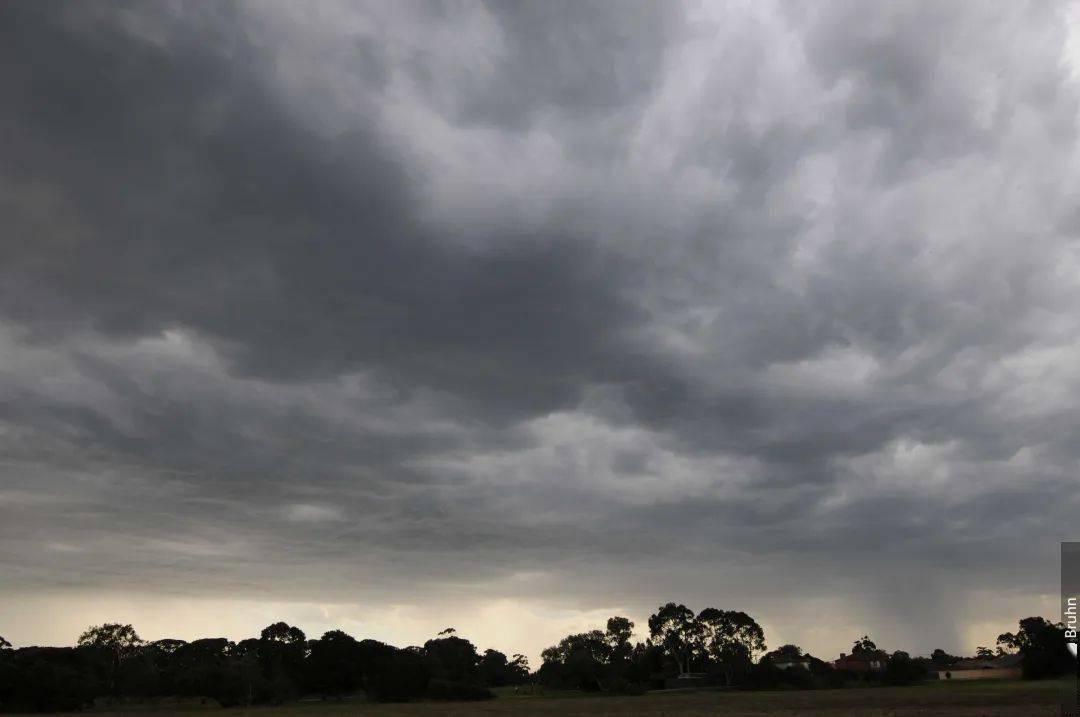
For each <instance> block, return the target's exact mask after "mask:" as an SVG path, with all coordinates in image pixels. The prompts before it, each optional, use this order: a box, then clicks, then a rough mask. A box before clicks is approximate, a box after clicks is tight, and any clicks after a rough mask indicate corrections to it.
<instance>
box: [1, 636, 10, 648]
mask: <svg viewBox="0 0 1080 717" xmlns="http://www.w3.org/2000/svg"><path fill="white" fill-rule="evenodd" d="M9 647H11V643H10V642H8V641H7V640H5V639H4V636H3V635H0V650H6V649H7V648H9Z"/></svg>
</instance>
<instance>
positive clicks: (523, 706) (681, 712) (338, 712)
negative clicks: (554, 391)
mask: <svg viewBox="0 0 1080 717" xmlns="http://www.w3.org/2000/svg"><path fill="white" fill-rule="evenodd" d="M1062 688H1063V685H1062V684H1061V683H1058V682H997V683H990V682H984V683H981V684H980V683H977V682H971V683H928V684H925V685H919V686H913V687H883V688H875V689H848V690H820V691H798V692H794V691H792V692H653V693H649V694H645V695H642V696H640V697H611V696H604V695H582V694H577V693H549V694H546V695H520V696H518V695H514V694H512V693H509V694H501V695H500V696H499V697H498V698H497V699H494V700H491V701H489V702H473V703H446V702H424V703H414V704H401V705H377V704H366V703H359V702H308V703H300V704H296V705H290V706H284V707H260V708H249V709H236V710H228V711H227V712H223V713H222V714H225V715H227V716H228V717H238V716H239V715H248V716H250V717H323V716H325V717H338V716H340V717H344V716H346V715H357V716H358V717H366V716H368V715H370V716H371V717H382V716H386V717H390V716H393V715H399V716H401V717H407V716H411V715H429V716H431V717H435V716H436V715H445V716H447V717H456V716H460V715H542V716H552V717H554V716H555V715H560V716H562V715H571V716H572V715H593V716H595V715H612V716H614V715H648V716H649V717H660V716H661V715H663V716H670V717H679V716H686V717H696V716H698V715H719V716H720V717H759V716H761V715H770V716H772V717H795V716H796V715H806V716H807V717H848V716H851V717H939V716H940V717H944V716H946V715H949V716H952V715H956V716H959V717H1038V716H1039V715H1046V716H1049V715H1057V714H1058V713H1059V707H1058V704H1059V702H1058V700H1059V695H1060V693H1061V690H1062ZM140 712H141V711H139V710H125V711H122V712H111V713H110V712H100V713H95V714H97V715H99V716H100V715H110V714H111V715H116V716H117V717H132V716H133V715H135V714H139V713H140ZM165 713H167V711H166V710H162V709H157V710H153V711H151V712H147V714H153V715H158V716H159V717H160V715H162V714H165ZM214 713H215V714H216V713H217V712H216V710H215V711H214ZM188 714H190V712H189V713H188ZM200 714H203V715H206V714H208V713H207V712H205V711H200Z"/></svg>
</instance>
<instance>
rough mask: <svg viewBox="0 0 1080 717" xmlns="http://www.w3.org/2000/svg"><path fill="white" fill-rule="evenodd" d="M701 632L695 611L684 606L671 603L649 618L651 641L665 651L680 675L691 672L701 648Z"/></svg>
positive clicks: (662, 606) (661, 607)
mask: <svg viewBox="0 0 1080 717" xmlns="http://www.w3.org/2000/svg"><path fill="white" fill-rule="evenodd" d="M699 632H700V625H699V623H698V621H697V620H696V618H695V617H694V611H693V610H691V609H690V608H688V607H686V606H685V605H682V604H679V605H676V604H675V603H673V602H669V603H667V604H666V605H661V606H660V608H659V609H658V610H657V611H656V612H655V613H653V614H652V615H650V616H649V639H650V640H651V641H652V643H653V644H654V645H658V646H660V647H662V648H663V649H664V652H665V654H667V655H668V657H670V658H671V659H672V661H674V662H675V665H676V667H677V668H678V670H679V672H680V673H685V672H689V671H690V664H691V661H692V660H693V658H694V654H695V652H697V650H698V648H699V646H700V635H699Z"/></svg>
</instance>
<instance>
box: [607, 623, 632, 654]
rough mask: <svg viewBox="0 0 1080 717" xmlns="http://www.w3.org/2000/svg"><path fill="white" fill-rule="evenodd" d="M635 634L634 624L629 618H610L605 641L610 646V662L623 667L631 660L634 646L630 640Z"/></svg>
mask: <svg viewBox="0 0 1080 717" xmlns="http://www.w3.org/2000/svg"><path fill="white" fill-rule="evenodd" d="M633 634H634V623H633V622H631V621H630V620H629V619H628V618H625V617H620V616H615V617H612V618H608V621H607V632H606V633H605V634H604V639H605V640H606V641H607V645H608V661H609V662H610V663H611V664H613V665H616V666H621V665H623V664H625V663H626V661H627V660H629V659H630V653H631V652H632V651H633V649H634V646H633V645H632V644H630V638H631V637H632V636H633Z"/></svg>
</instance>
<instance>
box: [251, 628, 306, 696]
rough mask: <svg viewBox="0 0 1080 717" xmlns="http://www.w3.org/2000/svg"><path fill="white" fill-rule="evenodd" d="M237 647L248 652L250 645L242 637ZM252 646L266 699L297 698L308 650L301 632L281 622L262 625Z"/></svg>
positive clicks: (302, 679)
mask: <svg viewBox="0 0 1080 717" xmlns="http://www.w3.org/2000/svg"><path fill="white" fill-rule="evenodd" d="M238 647H239V648H241V649H243V651H244V652H248V651H249V650H250V647H251V645H250V643H249V641H247V640H245V641H244V642H242V643H240V645H238ZM254 648H255V652H256V654H257V656H258V658H257V659H258V664H259V669H260V671H261V673H262V678H263V680H264V681H265V686H264V688H265V690H266V698H267V699H268V700H269V701H271V702H274V703H275V704H281V703H282V702H284V701H286V700H289V699H293V698H295V697H297V696H298V695H299V692H300V686H301V685H302V684H303V681H304V658H305V657H306V656H307V649H308V648H307V636H306V635H304V631H303V630H301V629H300V628H298V627H293V626H292V625H289V624H286V623H284V622H275V623H274V624H272V625H268V626H267V627H265V628H263V630H262V632H261V633H259V639H258V641H257V643H256V644H255V645H254Z"/></svg>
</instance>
